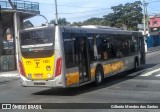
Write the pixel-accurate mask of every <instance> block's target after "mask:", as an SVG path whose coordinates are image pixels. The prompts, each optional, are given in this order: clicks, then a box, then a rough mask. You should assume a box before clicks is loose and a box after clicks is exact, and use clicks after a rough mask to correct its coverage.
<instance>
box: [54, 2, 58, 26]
mask: <svg viewBox="0 0 160 112" xmlns="http://www.w3.org/2000/svg"><path fill="white" fill-rule="evenodd" d="M54 1H55V11H56V13H55V16H56V17H55V24H56V25H58V11H57V0H54Z"/></svg>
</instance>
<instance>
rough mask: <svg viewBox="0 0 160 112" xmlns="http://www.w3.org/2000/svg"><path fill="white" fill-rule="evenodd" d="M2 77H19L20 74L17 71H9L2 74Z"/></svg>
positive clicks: (0, 73)
mask: <svg viewBox="0 0 160 112" xmlns="http://www.w3.org/2000/svg"><path fill="white" fill-rule="evenodd" d="M0 77H19V73H18V71H17V70H15V71H7V72H0Z"/></svg>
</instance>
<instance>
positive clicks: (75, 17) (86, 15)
mask: <svg viewBox="0 0 160 112" xmlns="http://www.w3.org/2000/svg"><path fill="white" fill-rule="evenodd" d="M104 13H105V12H104ZM104 13H102V12H101V13H95V14H92V15H85V16H79V17H75V18H66V19H70V20H74V19H79V18H84V17H90V16H95V15H100V14H101V15H105V14H104ZM102 18H103V17H102Z"/></svg>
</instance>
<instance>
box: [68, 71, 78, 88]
mask: <svg viewBox="0 0 160 112" xmlns="http://www.w3.org/2000/svg"><path fill="white" fill-rule="evenodd" d="M66 78H67V86H70V85H73V84H77V83H79V72H73V73H69V74H67V76H66Z"/></svg>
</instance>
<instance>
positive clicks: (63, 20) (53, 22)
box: [50, 18, 70, 26]
mask: <svg viewBox="0 0 160 112" xmlns="http://www.w3.org/2000/svg"><path fill="white" fill-rule="evenodd" d="M50 24H55V20H51V21H50ZM58 24H59V25H62V26H65V25H70V22H68V21H67V20H66V19H65V18H59V19H58Z"/></svg>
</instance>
